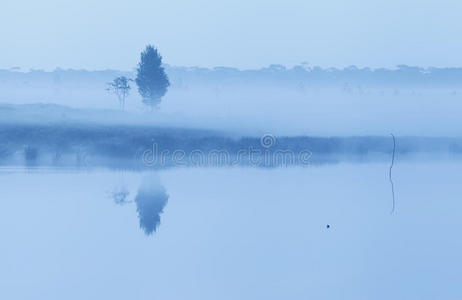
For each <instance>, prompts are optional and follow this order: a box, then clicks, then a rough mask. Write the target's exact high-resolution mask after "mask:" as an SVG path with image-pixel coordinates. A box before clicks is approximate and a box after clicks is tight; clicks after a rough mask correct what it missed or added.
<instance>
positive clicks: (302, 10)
mask: <svg viewBox="0 0 462 300" xmlns="http://www.w3.org/2000/svg"><path fill="white" fill-rule="evenodd" d="M461 11H462V2H461V1H458V0H434V1H430V0H383V1H380V0H324V1H319V0H318V1H308V0H284V1H283V0H278V1H271V0H254V1H249V0H233V1H228V0H225V1H217V0H196V1H190V0H161V1H148V0H132V1H118V0H98V1H95V0H79V1H75V0H72V1H66V0H41V1H35V0H29V1H25V0H2V3H1V11H0V36H1V39H0V41H1V42H0V43H1V44H0V68H3V69H5V68H10V67H14V66H19V67H22V68H26V69H28V68H37V69H54V68H56V67H62V68H87V69H107V68H112V69H122V70H131V69H132V68H134V66H135V65H136V63H137V61H138V58H139V52H140V50H142V48H143V47H144V46H145V45H146V44H148V43H153V44H155V45H157V46H158V47H159V49H160V51H161V53H162V54H163V56H164V61H165V62H166V63H169V64H172V65H184V66H204V67H212V66H234V67H238V68H258V67H262V66H267V65H269V64H273V63H279V64H284V65H287V66H292V65H296V64H299V63H301V62H304V61H306V62H309V63H310V64H311V65H320V66H325V67H327V66H335V67H343V66H348V65H352V64H355V65H358V66H371V67H382V66H383V67H392V66H395V65H397V64H409V65H420V66H462V39H461V38H460V34H461V32H462V21H461V19H460V12H461Z"/></svg>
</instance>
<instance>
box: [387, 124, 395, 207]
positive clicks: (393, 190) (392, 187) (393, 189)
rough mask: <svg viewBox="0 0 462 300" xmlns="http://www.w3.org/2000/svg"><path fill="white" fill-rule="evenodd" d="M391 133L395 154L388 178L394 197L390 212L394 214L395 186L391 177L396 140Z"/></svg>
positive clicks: (392, 160)
mask: <svg viewBox="0 0 462 300" xmlns="http://www.w3.org/2000/svg"><path fill="white" fill-rule="evenodd" d="M390 135H391V137H392V138H393V154H392V156H391V164H390V170H389V171H388V178H389V179H390V184H391V195H392V197H393V202H392V207H391V212H390V214H393V213H394V212H395V188H394V186H393V180H392V178H391V170H392V169H393V165H394V163H395V150H396V140H395V136H394V135H393V133H390Z"/></svg>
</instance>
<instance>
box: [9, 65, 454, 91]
mask: <svg viewBox="0 0 462 300" xmlns="http://www.w3.org/2000/svg"><path fill="white" fill-rule="evenodd" d="M165 70H166V72H167V74H168V77H169V78H170V80H171V83H172V88H181V87H185V86H190V85H192V84H194V85H206V84H214V85H216V84H230V85H233V84H238V85H254V84H263V85H264V84H274V83H278V84H280V85H293V86H300V85H302V86H305V87H309V86H310V85H314V86H316V85H321V86H322V85H336V86H338V85H341V86H343V87H345V88H348V86H350V85H351V86H357V85H361V86H369V87H375V86H376V87H392V88H396V87H401V88H406V87H408V88H416V87H428V88H432V87H434V88H438V87H444V88H458V87H461V86H462V68H433V67H430V68H420V67H412V66H406V65H399V66H397V67H396V68H395V69H385V68H379V69H371V68H357V67H355V66H350V67H347V68H343V69H337V68H327V69H323V68H321V67H316V66H314V67H311V66H307V65H298V66H295V67H293V68H286V67H285V66H282V65H270V66H269V67H267V68H261V69H255V70H239V69H235V68H229V67H216V68H213V69H208V68H200V67H175V66H170V65H165ZM116 76H127V77H129V78H134V73H133V72H121V71H116V70H104V71H87V70H62V69H56V70H54V71H52V72H46V71H42V70H31V71H29V72H18V71H16V70H0V85H1V84H2V83H3V84H5V83H12V82H19V83H22V84H26V85H27V83H31V82H36V83H37V82H42V83H47V84H55V85H61V84H63V85H66V84H71V85H72V86H73V87H78V86H79V85H80V84H82V86H88V84H91V83H92V82H93V83H94V84H99V85H100V84H101V83H100V82H101V81H103V82H107V81H110V80H112V79H113V78H114V77H116Z"/></svg>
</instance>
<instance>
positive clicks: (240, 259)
mask: <svg viewBox="0 0 462 300" xmlns="http://www.w3.org/2000/svg"><path fill="white" fill-rule="evenodd" d="M388 168H389V165H388V163H364V164H347V163H341V164H332V165H322V166H310V167H304V168H302V167H291V168H274V169H269V168H268V169H258V168H241V167H236V168H172V169H167V170H159V171H143V172H134V171H133V172H132V171H113V170H107V169H95V170H82V169H81V170H72V169H71V170H63V169H49V168H36V169H33V168H32V169H31V168H29V169H28V168H13V167H5V168H2V169H0V182H1V189H0V199H1V201H0V237H1V246H0V298H1V299H13V298H14V299H198V300H199V299H201V300H204V299H210V300H211V299H230V300H231V299H233V300H235V299H249V300H250V299H383V300H385V299H387V300H389V299H393V300H397V299H411V298H412V299H460V296H461V295H462V287H461V285H460V278H462V258H461V253H462V240H461V238H460V232H461V229H462V218H461V209H462V202H461V190H462V185H461V184H460V179H461V178H462V163H461V162H452V161H438V162H399V163H398V164H396V165H395V167H394V169H393V172H394V173H393V180H394V187H395V195H396V210H395V213H394V214H391V213H390V211H391V208H392V196H391V188H390V182H389V181H388Z"/></svg>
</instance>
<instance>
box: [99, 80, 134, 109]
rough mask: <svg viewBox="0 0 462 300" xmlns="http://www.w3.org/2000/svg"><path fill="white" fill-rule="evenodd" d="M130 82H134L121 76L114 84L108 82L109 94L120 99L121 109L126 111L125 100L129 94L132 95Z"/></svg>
mask: <svg viewBox="0 0 462 300" xmlns="http://www.w3.org/2000/svg"><path fill="white" fill-rule="evenodd" d="M129 81H133V80H132V79H128V78H127V77H125V76H120V77H117V78H116V79H114V80H113V81H112V82H108V84H107V85H108V87H107V89H106V90H107V91H108V92H109V93H113V94H115V95H116V96H117V98H118V99H119V106H120V109H122V110H124V109H125V98H127V96H128V94H129V93H130V84H129V83H128V82H129Z"/></svg>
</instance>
